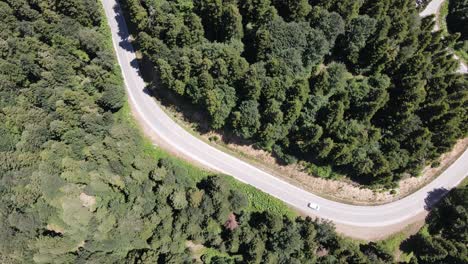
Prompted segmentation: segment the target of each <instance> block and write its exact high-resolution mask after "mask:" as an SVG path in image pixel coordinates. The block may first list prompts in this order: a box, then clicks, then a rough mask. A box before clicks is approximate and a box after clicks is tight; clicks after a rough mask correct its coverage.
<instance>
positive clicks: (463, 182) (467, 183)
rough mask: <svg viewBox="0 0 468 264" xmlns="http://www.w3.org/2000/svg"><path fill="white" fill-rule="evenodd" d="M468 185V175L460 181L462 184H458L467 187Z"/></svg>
mask: <svg viewBox="0 0 468 264" xmlns="http://www.w3.org/2000/svg"><path fill="white" fill-rule="evenodd" d="M466 186H468V177H465V179H463V181H462V182H460V184H459V185H458V187H459V188H460V187H466Z"/></svg>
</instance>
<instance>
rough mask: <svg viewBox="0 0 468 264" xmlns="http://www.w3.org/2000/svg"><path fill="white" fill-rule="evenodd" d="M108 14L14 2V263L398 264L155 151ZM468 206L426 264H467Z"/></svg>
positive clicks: (3, 152)
mask: <svg viewBox="0 0 468 264" xmlns="http://www.w3.org/2000/svg"><path fill="white" fill-rule="evenodd" d="M99 4H100V3H99V2H98V1H97V0H77V1H75V0H62V1H48V0H0V22H1V24H2V25H3V27H2V29H1V31H0V80H1V81H0V120H1V122H0V131H1V132H0V133H1V137H0V263H5V264H16V263H99V264H103V263H148V264H149V263H177V264H179V263H193V261H194V260H193V257H194V255H193V252H191V251H190V250H189V249H188V248H187V243H188V242H189V241H190V242H192V243H195V244H197V245H204V246H205V247H207V248H211V249H212V251H215V252H217V253H216V254H210V255H209V256H208V254H204V255H202V256H201V260H202V261H203V262H205V263H218V264H221V263H224V264H226V263H391V262H393V261H394V258H393V255H392V254H391V252H388V251H387V250H386V249H385V248H383V247H382V246H381V244H379V243H368V244H358V243H357V242H353V241H351V240H349V239H345V238H343V237H341V236H338V235H337V234H336V232H335V231H334V227H333V225H331V224H330V223H327V222H322V221H316V220H312V219H310V218H302V217H293V216H287V215H281V214H278V213H273V212H269V211H268V212H267V211H258V210H257V211H255V210H251V209H249V203H250V202H251V201H250V200H249V197H248V196H246V194H245V193H242V191H240V190H239V189H238V188H234V187H233V185H232V181H229V180H228V178H227V176H220V175H213V176H210V177H205V178H203V179H202V180H195V179H194V177H192V176H190V169H189V168H188V167H186V166H184V165H183V164H182V163H180V162H176V160H175V159H173V158H157V157H155V156H154V155H153V154H151V153H149V152H147V151H145V149H146V147H145V143H144V141H143V139H142V138H141V136H140V135H139V132H138V131H137V130H136V129H135V128H134V127H133V126H132V124H131V123H130V122H128V120H127V119H126V118H122V110H121V108H122V106H123V103H124V101H125V100H124V89H123V87H122V81H121V77H120V74H119V69H118V67H117V65H116V60H115V57H114V55H113V53H112V50H111V44H110V42H109V41H110V39H109V38H110V37H109V35H108V33H107V29H106V23H105V19H104V17H103V15H102V14H101V12H100V10H101V9H100V5H99ZM466 195H467V192H466V190H463V191H462V192H460V193H458V192H457V195H455V196H450V197H451V198H450V199H448V200H446V202H444V203H443V206H441V207H440V209H438V210H436V211H434V213H433V217H432V218H431V221H430V222H429V229H428V230H429V231H428V232H430V233H427V232H426V233H425V234H424V237H423V238H424V239H425V240H424V239H423V240H421V241H422V242H421V243H426V244H424V245H430V246H433V247H435V248H436V249H437V250H438V251H437V252H436V253H435V254H433V255H435V256H434V257H432V256H428V257H426V255H428V253H427V252H421V253H418V252H416V253H415V257H413V258H412V261H413V263H416V262H417V261H418V259H419V260H420V261H423V262H422V263H437V262H439V263H440V261H441V260H446V261H450V260H457V261H458V260H462V261H463V260H464V261H465V262H466V238H467V235H466V228H465V227H466V225H465V223H466V207H467V205H466V201H468V199H467V197H466ZM447 215H450V217H451V218H450V219H447V218H445V216H447ZM452 216H453V217H452ZM463 221H464V222H463ZM428 236H431V237H433V238H430V239H429V238H428ZM444 239H447V240H448V241H450V243H448V242H447V243H446V242H444ZM417 241H420V240H417ZM457 241H458V242H457ZM441 243H442V244H441ZM411 245H412V243H408V246H407V247H409V248H410V247H411ZM462 249H464V251H463V250H462ZM410 250H411V249H410ZM457 250H461V251H459V252H461V253H460V254H458V255H456V252H458V251H457ZM418 254H419V255H418ZM430 254H432V253H431V252H430ZM462 254H464V255H462ZM463 258H464V259H463ZM432 260H434V261H432ZM431 261H432V262H431ZM453 263H456V262H453ZM460 263H462V262H460Z"/></svg>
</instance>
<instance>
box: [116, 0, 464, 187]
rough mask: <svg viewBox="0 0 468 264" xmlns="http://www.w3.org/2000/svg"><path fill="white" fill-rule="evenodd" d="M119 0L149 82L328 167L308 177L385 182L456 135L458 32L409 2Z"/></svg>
mask: <svg viewBox="0 0 468 264" xmlns="http://www.w3.org/2000/svg"><path fill="white" fill-rule="evenodd" d="M123 2H124V3H125V6H126V8H127V10H128V12H129V14H130V22H131V23H133V24H135V25H136V28H137V30H138V32H136V33H137V34H135V35H138V36H140V37H139V38H138V39H137V42H138V44H139V46H140V48H141V51H142V53H143V55H144V56H146V57H147V58H148V59H149V60H150V61H152V62H154V64H155V65H156V71H157V72H158V73H159V74H158V76H159V78H158V79H157V80H156V81H155V83H154V87H158V88H159V89H169V90H170V91H173V92H174V94H175V95H176V96H180V97H185V98H186V99H188V101H189V102H191V103H193V104H194V105H195V106H196V107H197V109H201V110H202V111H204V112H205V114H206V119H207V120H208V121H209V124H210V126H211V128H212V129H216V130H221V129H223V128H224V129H233V131H234V133H235V134H236V135H237V136H240V137H242V138H245V139H249V140H251V141H252V142H254V143H255V145H256V146H258V147H261V148H263V149H265V150H268V151H273V152H274V153H275V154H276V156H277V157H278V158H279V159H281V160H282V161H283V162H287V163H292V162H295V161H296V160H300V161H302V162H305V163H310V164H313V165H311V167H312V168H319V167H320V168H327V170H328V168H329V169H331V171H330V172H328V171H323V170H322V169H320V170H317V169H311V170H310V171H311V172H312V173H313V174H315V175H316V176H321V177H331V176H330V175H332V174H335V173H337V174H345V175H347V176H350V177H352V178H353V179H355V180H357V181H358V182H360V183H366V184H380V185H383V186H387V187H389V186H391V185H393V184H394V182H396V181H398V180H399V179H400V178H401V177H402V176H403V175H404V174H405V173H409V174H411V175H414V176H415V175H418V174H419V173H420V171H421V169H422V168H423V167H424V166H426V165H428V164H431V162H432V161H434V160H436V159H437V158H438V157H439V156H440V154H442V153H444V152H446V151H448V150H449V149H450V148H451V146H453V144H454V143H455V141H456V140H457V139H459V138H462V137H463V136H464V135H465V134H466V131H467V130H466V126H464V125H463V124H465V123H467V122H466V121H467V116H468V115H466V100H467V93H466V89H465V88H466V79H465V78H462V77H461V76H460V75H457V74H455V71H456V69H457V63H456V61H454V60H453V59H452V58H451V56H450V55H449V54H448V50H447V49H446V47H451V46H453V45H455V42H456V35H454V36H451V37H449V38H443V37H442V35H441V34H440V33H432V28H433V25H434V24H433V23H434V22H433V21H431V19H430V18H424V19H420V18H419V16H418V13H417V12H418V10H417V7H416V5H415V4H414V1H411V0H403V1H397V0H385V1H364V0H360V1H356V0H346V1H335V0H333V1H328V0H313V1H289V0H240V1H228V0H203V1H190V0H188V1H184V4H181V3H180V1H168V0H163V1H150V0H138V1H136V0H132V1H123ZM462 2H464V1H454V3H452V2H450V3H451V4H450V6H451V7H450V8H451V10H453V14H454V15H453V16H452V17H458V18H457V19H459V20H460V19H463V17H464V16H463V15H461V14H464V13H466V12H464V13H463V12H462V11H463V10H464V9H463V4H460V3H462ZM465 2H466V1H465ZM418 4H419V5H424V3H422V2H421V1H420V2H419V3H418ZM450 8H449V9H450ZM457 14H458V15H457ZM188 18H190V20H191V22H190V23H189V22H188ZM460 21H461V20H460ZM460 21H458V22H456V23H455V22H453V23H452V24H454V23H455V24H457V25H464V24H466V23H462V22H460ZM449 24H450V23H449ZM190 27H191V29H190V30H188V28H190ZM458 32H461V31H460V30H458ZM462 34H463V33H462ZM182 39H183V40H184V41H182ZM185 40H187V41H185ZM460 43H461V42H460ZM460 43H459V44H457V47H458V46H460V45H461V44H460ZM110 99H112V98H110ZM317 174H318V175H317Z"/></svg>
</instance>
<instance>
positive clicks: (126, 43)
mask: <svg viewBox="0 0 468 264" xmlns="http://www.w3.org/2000/svg"><path fill="white" fill-rule="evenodd" d="M114 12H115V14H116V15H115V20H116V21H117V27H118V32H117V34H118V35H119V37H120V38H121V39H122V41H120V42H119V46H120V47H122V48H124V49H125V50H127V51H131V52H133V51H134V49H133V46H132V43H131V42H130V34H129V32H128V27H127V23H126V22H125V16H124V13H123V12H122V9H121V8H120V5H119V4H118V3H117V4H116V5H114Z"/></svg>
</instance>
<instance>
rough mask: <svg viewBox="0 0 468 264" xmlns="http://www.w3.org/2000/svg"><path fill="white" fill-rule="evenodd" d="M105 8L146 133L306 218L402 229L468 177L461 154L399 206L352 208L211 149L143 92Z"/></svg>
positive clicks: (112, 2)
mask: <svg viewBox="0 0 468 264" xmlns="http://www.w3.org/2000/svg"><path fill="white" fill-rule="evenodd" d="M103 5H104V9H105V13H106V16H107V18H108V23H109V25H110V28H111V32H112V40H113V44H114V48H115V51H116V54H117V58H118V61H119V63H120V67H121V70H122V74H123V77H124V80H125V85H126V89H127V94H128V96H129V101H130V104H131V106H132V108H133V109H134V112H135V114H136V115H137V118H138V119H139V120H140V121H141V122H144V124H143V125H144V126H145V127H147V128H148V130H150V131H149V132H148V133H150V134H152V135H157V137H158V138H160V139H161V140H162V141H163V142H164V144H167V145H168V146H170V147H171V148H173V149H175V150H176V151H177V152H180V153H181V154H183V155H184V156H186V157H188V158H190V159H192V160H194V161H197V162H199V163H201V164H203V165H204V166H207V167H209V168H212V169H214V170H216V171H219V172H222V173H225V174H229V175H232V176H234V177H235V178H236V179H238V180H240V181H242V182H245V183H248V184H250V185H252V186H254V187H256V188H258V189H260V190H262V191H264V192H266V193H269V194H270V195H272V196H275V197H277V198H279V199H281V200H282V201H284V202H286V203H288V204H290V205H292V206H293V207H295V208H298V209H299V210H301V211H303V212H305V213H306V214H310V215H314V216H318V217H322V218H326V219H330V220H332V221H333V222H335V223H339V224H345V225H350V226H356V227H385V226H389V225H393V224H397V223H401V222H403V221H405V220H407V219H409V218H411V217H413V216H415V215H416V214H418V213H421V212H424V210H425V205H426V202H425V200H426V198H427V197H428V195H429V193H430V192H432V191H434V190H437V189H440V188H444V189H450V188H452V187H454V186H456V185H457V184H458V183H459V182H460V181H461V180H463V178H464V177H465V176H466V175H467V172H468V152H467V151H465V153H464V154H463V155H462V156H461V157H460V158H459V159H458V160H457V161H456V162H455V163H454V164H453V165H452V166H450V167H449V168H448V169H447V170H446V171H445V172H444V173H443V174H442V175H440V176H439V177H438V178H437V179H436V180H434V181H433V182H431V183H430V184H428V185H427V186H425V187H424V188H422V189H421V190H419V191H417V192H416V193H413V194H412V195H410V196H407V197H406V198H403V199H401V200H399V201H396V202H392V203H389V204H385V205H379V206H353V205H348V204H343V203H338V202H334V201H330V200H327V199H324V198H321V197H319V196H317V195H314V194H312V193H309V192H306V191H304V190H302V189H300V188H298V187H296V186H293V185H291V184H289V183H287V182H284V181H282V180H280V179H278V178H276V177H274V176H272V175H270V174H268V173H266V172H264V171H262V170H260V169H258V168H255V167H253V166H252V165H249V164H247V163H246V162H244V161H241V160H239V159H237V158H235V157H233V156H230V155H228V154H226V153H224V152H222V151H220V150H218V149H216V148H213V147H212V146H210V145H208V144H206V143H205V142H203V141H201V140H199V139H198V138H196V137H194V136H193V135H191V134H189V133H188V132H187V131H185V130H184V129H183V128H181V127H180V126H179V125H177V124H176V123H175V122H174V121H173V120H172V119H171V118H170V117H169V116H168V115H167V114H166V113H165V112H164V111H163V110H162V109H161V108H160V106H159V105H158V104H157V103H156V102H155V101H154V99H153V98H152V97H151V96H150V95H148V94H147V93H145V92H144V88H145V86H146V85H145V83H144V81H143V79H142V78H141V76H140V75H139V74H138V72H139V71H138V64H137V63H136V57H135V52H134V50H133V48H132V45H131V44H130V42H129V41H128V37H129V34H128V30H127V26H126V24H125V20H124V18H123V16H122V13H121V10H120V7H119V6H118V5H117V3H116V0H103ZM441 193H444V192H433V194H435V195H431V200H437V199H438V198H439V197H440V196H441ZM311 201H313V202H316V203H318V204H320V205H321V209H320V211H312V210H310V209H309V208H308V207H307V203H308V202H311Z"/></svg>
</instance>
